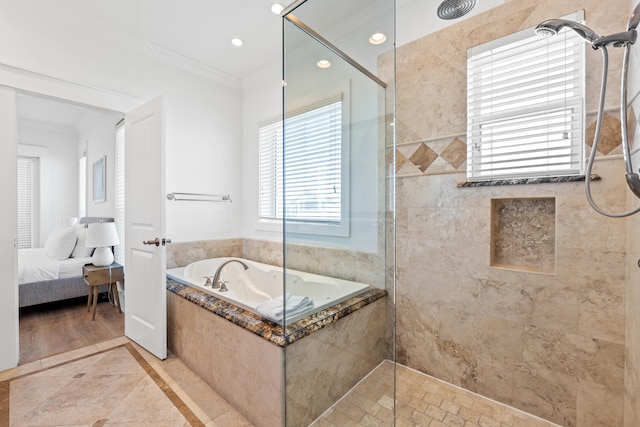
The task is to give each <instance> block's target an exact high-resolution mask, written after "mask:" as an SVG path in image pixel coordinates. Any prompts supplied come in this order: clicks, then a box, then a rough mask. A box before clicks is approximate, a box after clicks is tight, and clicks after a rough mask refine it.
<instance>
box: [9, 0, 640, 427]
mask: <svg viewBox="0 0 640 427" xmlns="http://www.w3.org/2000/svg"><path fill="white" fill-rule="evenodd" d="M311 1H313V0H311ZM26 3H27V4H28V5H29V6H28V7H33V8H35V7H38V8H41V9H39V10H41V11H44V12H38V13H37V14H33V16H30V17H29V19H30V20H31V19H33V22H31V21H28V20H27V18H26V16H29V14H28V13H27V12H29V10H28V8H26V9H25V10H22V9H20V8H19V7H18V6H17V5H6V7H7V8H11V9H15V10H14V12H15V15H14V18H15V19H14V20H13V21H11V20H7V21H11V22H3V25H2V26H0V28H4V29H3V30H0V31H3V32H6V33H3V37H2V38H3V39H4V40H10V39H13V40H15V39H16V34H18V35H20V37H19V39H20V40H21V42H20V43H21V45H20V46H17V47H11V46H8V47H6V48H3V58H2V62H3V64H14V65H15V64H18V65H20V66H22V68H23V69H26V70H32V71H36V72H44V70H45V69H46V70H48V71H47V73H46V74H47V75H53V76H59V77H60V78H61V79H66V80H69V81H79V82H82V83H84V84H87V85H89V86H97V87H101V88H105V89H109V90H111V91H115V92H118V93H121V94H128V95H126V96H124V95H123V96H121V98H124V99H125V101H126V102H125V103H129V104H134V103H135V99H133V98H136V99H148V98H150V97H152V96H154V95H155V94H157V93H158V92H159V91H160V90H162V91H163V92H165V95H166V96H167V98H168V103H167V125H166V131H167V141H168V143H167V152H166V158H167V163H166V182H167V190H168V191H193V192H201V193H229V194H231V195H232V196H234V197H233V202H232V203H223V204H199V205H197V208H196V209H194V208H193V207H192V206H193V205H188V204H180V203H177V202H176V203H170V202H167V206H166V207H167V236H168V237H172V238H173V239H174V242H177V243H174V244H172V245H170V246H168V258H167V267H168V268H171V267H175V266H184V265H186V264H188V263H189V262H191V261H195V260H197V259H201V258H208V257H216V256H242V257H244V258H254V259H258V260H265V261H269V263H272V264H277V263H278V262H280V259H281V257H282V252H283V250H282V243H280V242H278V241H277V239H274V238H272V237H271V236H273V232H269V231H268V230H258V229H256V227H255V217H256V212H257V205H256V204H257V202H255V199H257V189H256V188H255V185H254V182H255V176H254V173H253V172H252V171H253V170H255V162H256V159H255V157H252V156H254V155H252V154H251V153H255V141H254V140H253V139H252V135H254V134H255V123H256V122H257V121H259V120H261V119H264V118H265V117H266V118H269V117H270V116H273V115H277V114H278V113H279V110H278V109H277V108H276V110H275V111H274V109H273V108H272V107H273V106H272V105H264V104H265V103H264V102H262V103H261V102H260V100H261V99H272V97H274V96H275V97H276V98H277V97H278V96H279V93H280V87H279V85H280V80H281V74H280V68H279V65H280V64H279V63H278V64H274V66H273V67H268V69H266V70H263V71H261V72H256V73H255V74H252V75H250V76H246V77H245V78H243V79H242V81H240V80H237V79H236V80H234V79H232V80H231V81H226V82H225V83H224V84H223V83H220V80H219V81H218V82H213V83H212V82H211V80H210V79H208V78H204V77H198V76H197V74H195V72H193V73H192V76H195V77H193V79H192V80H190V81H187V82H185V81H184V80H180V73H179V70H177V69H176V68H171V67H167V66H166V65H164V64H162V63H161V61H160V60H159V59H157V58H151V59H149V57H144V59H143V60H141V61H139V60H138V57H137V56H136V55H137V54H138V53H137V52H138V51H136V50H135V49H132V50H131V51H127V52H126V55H124V60H122V59H123V58H122V57H120V56H118V55H116V54H115V53H114V52H110V53H111V54H112V56H111V57H109V56H108V55H106V56H105V57H104V58H107V59H104V58H102V57H99V56H98V55H96V57H95V58H92V59H93V60H92V61H90V60H87V59H79V58H76V57H73V55H72V54H71V53H70V52H73V49H77V50H80V51H82V49H84V48H85V46H83V45H82V43H81V42H80V41H79V40H77V39H76V40H75V41H73V40H71V38H72V36H74V34H72V33H71V30H67V31H69V33H68V34H67V33H65V32H64V31H62V34H60V33H58V35H57V37H61V39H58V40H56V39H55V38H54V37H52V40H49V41H47V39H46V37H44V36H42V35H43V34H47V32H51V33H56V31H59V29H58V28H57V26H56V25H55V24H54V23H52V22H50V20H47V19H45V16H44V15H46V13H45V12H50V13H52V14H53V13H56V12H55V11H54V10H52V9H53V6H51V5H47V4H46V3H45V2H37V1H31V2H26ZM493 5H494V6H496V7H495V8H492V9H490V10H486V9H480V8H481V7H483V6H482V2H478V5H477V6H476V10H475V11H474V14H470V16H469V17H468V18H467V19H464V20H461V21H460V22H456V23H454V24H453V25H452V26H450V27H447V28H444V29H440V30H438V31H437V32H434V33H432V34H429V35H424V36H423V35H422V34H420V30H417V29H414V28H416V27H420V25H422V23H421V22H420V20H419V19H418V18H417V16H418V14H417V13H416V10H417V2H416V4H412V3H409V4H408V5H406V6H405V8H404V9H401V10H399V12H398V28H397V33H398V41H399V47H398V49H397V51H396V59H395V63H396V76H397V77H396V93H395V96H396V105H397V107H396V108H397V113H396V120H395V124H396V140H395V144H396V153H395V164H396V168H395V169H396V170H395V172H396V180H395V187H396V194H395V228H396V236H395V250H396V257H395V259H396V279H395V287H387V290H388V291H389V293H390V295H393V294H394V293H395V303H396V305H395V344H393V335H392V334H393V333H394V325H393V323H392V321H391V320H389V322H388V323H387V324H386V328H387V333H388V334H389V336H388V339H387V340H386V344H385V346H386V347H385V349H384V350H385V353H386V356H385V357H387V358H389V359H390V360H394V354H393V349H395V360H396V361H397V362H398V363H400V364H403V365H406V366H409V367H411V368H414V369H417V370H419V371H422V372H425V373H427V374H429V375H432V376H434V377H437V378H440V379H442V380H444V381H447V382H449V383H452V384H455V385H459V386H461V387H463V388H465V389H468V390H471V391H474V392H477V393H478V394H480V395H483V396H487V397H489V398H492V399H495V400H497V401H500V402H504V403H507V404H509V405H511V406H513V407H515V408H519V409H522V410H525V411H526V412H529V413H532V414H534V415H537V416H540V417H542V418H544V419H547V420H550V421H553V422H556V423H558V424H560V425H577V426H591V425H594V426H595V425H603V426H615V425H625V426H634V425H637V424H638V423H640V421H638V420H640V409H639V406H640V404H639V403H638V390H640V367H638V366H639V365H638V364H639V363H640V361H639V360H638V357H639V356H638V354H640V348H639V347H640V342H638V338H637V336H638V334H637V331H638V327H640V315H638V314H636V310H634V309H633V308H635V306H636V305H637V304H635V302H638V299H639V298H640V295H637V291H636V290H635V288H634V287H633V286H632V285H633V284H634V283H637V281H638V279H639V277H638V275H639V274H638V270H637V267H636V265H637V258H638V256H637V254H638V252H639V250H640V247H639V246H638V243H636V242H635V241H633V240H632V238H631V236H633V235H635V234H637V227H638V224H637V222H638V221H639V220H638V219H637V218H636V217H635V216H632V217H630V218H629V219H609V218H606V217H604V216H600V215H598V214H597V213H595V212H593V210H592V209H591V208H590V207H589V205H588V203H587V201H586V199H585V196H584V183H583V182H567V183H548V184H535V185H533V184H531V185H508V186H500V187H471V188H458V187H457V184H458V183H459V182H462V181H465V179H466V178H465V172H466V171H465V166H466V165H465V162H464V161H462V162H461V161H460V152H462V153H466V148H465V147H464V141H465V132H466V117H465V105H466V100H465V98H466V94H465V93H464V91H463V90H461V89H460V87H461V86H462V87H464V84H465V81H466V76H465V74H464V70H465V63H464V61H465V59H466V50H467V49H468V48H470V47H472V46H475V45H478V44H481V43H484V42H487V41H490V40H493V39H495V38H499V37H501V36H504V35H507V34H510V33H513V32H516V31H518V30H521V29H525V28H529V27H533V26H535V25H536V24H537V23H539V22H541V21H543V20H545V19H550V18H557V17H560V16H564V15H566V14H569V13H572V12H575V11H577V10H584V11H585V19H586V22H587V24H588V25H589V26H590V27H592V28H594V30H596V31H597V32H598V33H599V34H611V33H614V32H618V31H622V29H624V27H625V25H626V22H627V20H628V17H629V15H630V12H631V10H632V8H633V7H634V6H635V4H634V3H633V2H630V1H626V0H618V1H616V3H615V5H616V7H613V5H612V4H611V3H608V4H607V5H606V6H603V5H602V3H598V2H595V1H591V0H585V1H580V2H577V1H568V0H563V1H561V2H558V1H536V2H530V1H529V2H526V1H522V0H511V1H496V2H493ZM411 6H414V7H415V8H416V9H412V7H411ZM48 8H51V10H49V9H48ZM487 8H488V7H487ZM31 12H33V10H32V11H31ZM18 18H21V19H23V20H24V21H21V20H20V19H18ZM84 18H85V16H83V15H82V11H81V10H79V9H78V10H72V11H70V12H69V19H76V20H78V21H83V22H84ZM416 21H418V22H416ZM25 22H30V24H28V25H27V24H25ZM86 22H89V21H86ZM497 23H500V24H499V25H498V24H497ZM21 24H22V25H21ZM403 24H404V25H406V26H403ZM83 25H87V26H89V24H88V23H86V24H83ZM274 25H276V26H279V25H280V23H279V22H276V23H275V24H274ZM21 27H22V28H21ZM30 32H33V34H34V35H31V36H30V35H29V34H30ZM35 34H40V37H38V36H36V35H35ZM403 37H404V39H403ZM43 40H44V41H45V42H44V43H43ZM61 41H64V42H66V43H67V45H68V46H69V48H68V49H69V52H68V53H67V54H66V56H65V54H64V52H63V53H62V54H61V57H60V58H56V59H55V60H47V59H46V57H45V56H40V57H38V58H31V57H29V56H27V55H24V54H23V53H21V52H20V49H18V48H22V50H23V51H31V52H34V51H35V52H46V51H47V49H56V48H57V47H56V46H53V45H54V44H56V43H57V42H61ZM99 41H100V40H99V38H98V37H96V40H95V42H96V44H97V43H99ZM40 43H43V45H40ZM47 43H51V45H48V44H47ZM436 47H437V48H436ZM136 49H142V50H143V49H144V46H138V47H136ZM105 50H106V49H105ZM611 51H612V52H611V62H612V71H611V74H612V77H611V78H610V80H611V83H610V85H609V87H610V88H609V92H608V99H607V103H606V112H607V114H606V115H605V117H606V120H607V122H606V123H608V124H606V125H605V130H604V131H603V132H604V135H603V138H604V140H605V141H609V143H610V144H612V145H611V146H609V147H608V149H609V151H607V149H605V150H604V151H606V153H602V152H601V155H600V156H599V159H598V161H597V162H596V164H595V167H594V173H596V174H598V175H599V176H600V177H602V180H601V181H598V182H594V183H593V186H592V188H593V192H594V198H595V199H596V200H597V201H599V202H600V203H601V205H602V206H604V207H606V208H607V209H610V210H614V211H622V210H625V209H627V208H632V207H634V206H635V204H636V203H637V199H636V198H635V197H634V196H633V195H631V194H630V193H629V191H628V190H627V189H626V186H625V183H624V178H623V172H622V171H623V170H624V165H623V162H622V150H621V147H619V142H617V141H619V140H620V135H619V133H620V132H619V131H617V128H618V127H619V115H618V113H617V111H616V105H617V103H618V101H619V97H618V96H619V95H618V94H617V89H616V88H617V81H618V80H617V78H618V76H619V72H620V55H619V52H614V51H613V49H611ZM127 55H128V56H127ZM109 58H110V59H114V58H115V59H118V60H121V62H120V63H121V64H122V68H120V69H118V70H115V71H112V72H111V73H109V72H106V71H105V70H110V69H111V68H110V66H109V60H108V59H109ZM381 61H382V62H380V63H379V67H380V69H379V70H378V72H377V74H378V75H380V76H381V77H382V79H383V80H386V79H385V77H388V76H390V73H392V70H391V68H392V67H391V64H392V63H393V61H392V60H391V59H389V58H387V57H384V56H383V57H382V58H381ZM460 61H462V62H460ZM586 61H587V89H586V115H587V123H586V125H585V128H586V134H587V141H589V135H593V128H594V125H593V124H594V122H595V110H596V103H597V96H598V93H597V92H598V88H599V78H600V77H599V76H600V70H601V60H600V56H599V53H598V52H592V51H591V49H587V59H586ZM276 62H277V61H276ZM52 67H53V68H52ZM79 69H84V70H86V71H88V72H89V76H90V77H86V76H84V75H83V76H80V73H79V72H78V71H77V70H79ZM145 73H149V74H150V75H151V76H153V78H151V79H149V80H148V81H143V80H145V79H142V78H141V76H142V75H145ZM221 79H222V78H221ZM167 82H171V83H170V84H168V83H167ZM7 83H8V82H7V81H3V84H7ZM16 84H18V83H16ZM160 88H162V89H160ZM202 88H206V90H202ZM48 90H49V92H50V94H51V95H52V96H53V95H54V94H55V93H56V90H54V89H48ZM636 93H637V90H636V91H634V92H632V93H631V95H632V96H630V100H635V98H634V96H633V95H635V94H636ZM434 94H435V95H436V96H434ZM106 96H107V95H105V97H106ZM617 97H618V98H617ZM213 98H215V99H216V102H213V101H212V99H213ZM279 101H280V99H279V98H277V100H276V102H279ZM114 104H116V103H115V102H114ZM120 105H121V104H120ZM276 107H277V106H276ZM634 109H635V111H638V108H637V107H636V108H634ZM634 123H635V121H634ZM170 141H177V142H173V143H171V142H170ZM211 141H213V143H212V142H211ZM423 143H424V144H423ZM460 144H463V145H462V148H461V145H460ZM423 147H426V148H423ZM448 147H451V148H450V150H449V151H447V154H445V150H446V149H447V148H448ZM427 148H428V149H429V150H431V151H432V152H434V153H436V154H437V156H432V157H434V159H432V160H431V162H430V163H429V161H428V160H425V158H424V157H425V156H424V153H425V152H426V153H429V150H427ZM194 151H195V152H198V153H201V154H202V155H200V156H193V155H191V154H189V153H192V152H194ZM416 153H417V154H416ZM636 156H637V154H636ZM426 157H427V158H429V156H426ZM220 158H224V159H225V161H223V162H222V161H219V160H217V159H220ZM212 159H213V160H212ZM414 162H415V163H414ZM236 195H238V196H237V197H235V196H236ZM240 195H242V196H240ZM500 207H503V208H504V209H505V210H503V211H502V212H513V213H514V216H513V217H512V218H508V219H510V220H511V221H510V222H509V221H505V222H504V223H502V224H511V225H512V224H516V226H517V230H516V229H510V228H508V225H503V226H497V227H494V224H493V221H492V218H493V216H492V215H494V213H495V212H497V211H498V208H500ZM509 208H511V211H510V210H509ZM534 211H535V212H537V213H541V215H543V218H544V221H543V223H542V227H543V229H544V230H548V231H549V233H547V234H544V235H542V236H541V237H544V238H545V239H546V238H548V237H550V236H551V237H552V238H553V239H554V244H552V245H541V246H537V247H534V250H535V249H542V250H541V251H540V252H538V253H535V255H537V256H538V258H534V261H533V263H532V262H531V258H529V257H526V259H525V261H527V263H525V266H524V268H522V264H519V262H520V261H522V259H523V258H525V255H526V254H518V253H516V254H510V255H515V258H514V259H508V260H506V262H502V263H501V262H499V261H500V260H499V259H498V262H497V264H507V265H508V266H513V265H514V264H515V265H516V266H519V268H510V267H501V266H495V264H496V262H495V261H496V256H498V258H499V254H496V253H493V254H492V247H493V245H494V243H495V242H496V241H497V240H496V239H497V236H496V233H503V234H501V235H500V236H501V237H505V238H509V237H510V236H524V237H523V238H524V239H526V238H527V236H529V237H531V236H534V237H535V236H539V235H535V233H536V232H538V233H539V230H538V229H536V228H534V227H531V229H527V226H528V225H531V224H532V223H533V221H532V220H533V219H539V217H538V216H536V217H535V218H532V217H531V216H527V214H528V213H530V212H534ZM501 227H502V228H501ZM545 227H546V228H545ZM516 231H517V232H516ZM518 242H519V241H512V242H508V241H507V242H506V243H505V244H507V245H508V244H509V243H512V244H518ZM305 245H306V246H307V247H306V248H300V247H299V246H295V245H291V246H288V248H289V249H298V250H299V251H300V252H313V251H315V252H314V258H313V259H312V261H311V262H310V263H309V264H310V265H311V266H312V267H314V268H316V269H317V270H325V271H316V272H322V273H325V274H327V275H331V273H333V274H335V273H336V272H335V269H336V268H338V267H336V266H335V265H334V261H333V260H334V259H336V258H337V257H340V256H341V255H343V254H344V253H345V252H343V251H346V252H348V251H347V250H346V249H345V248H333V249H332V250H326V248H324V247H318V246H323V245H317V246H316V245H312V244H309V242H306V244H305ZM309 246H311V247H313V248H309ZM291 254H293V252H292V253H291ZM288 255H289V253H288ZM378 255H380V254H378ZM503 255H504V254H503ZM518 255H522V257H520V258H519V257H518ZM541 259H543V261H544V265H543V267H544V268H543V269H544V270H546V271H542V272H541V271H540V267H541V265H539V264H536V263H537V262H540V260H541ZM376 261H379V258H378V259H377V260H376ZM361 267H362V266H361ZM296 268H297V267H296ZM332 269H333V271H331V270H332ZM391 299H392V298H391V297H389V298H388V300H391ZM347 318H348V316H347ZM394 345H395V347H394Z"/></svg>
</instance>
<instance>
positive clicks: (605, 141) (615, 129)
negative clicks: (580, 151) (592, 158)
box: [585, 113, 622, 156]
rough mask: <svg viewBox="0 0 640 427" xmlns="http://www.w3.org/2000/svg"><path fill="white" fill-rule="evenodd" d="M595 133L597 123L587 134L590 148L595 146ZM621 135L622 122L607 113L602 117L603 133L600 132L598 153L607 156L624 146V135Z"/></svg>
mask: <svg viewBox="0 0 640 427" xmlns="http://www.w3.org/2000/svg"><path fill="white" fill-rule="evenodd" d="M595 133H596V122H595V121H594V122H593V123H592V124H591V125H590V126H589V127H588V128H587V131H586V133H585V138H586V142H587V145H589V147H592V146H593V137H594V135H595ZM620 133H621V131H620V120H619V119H618V118H616V117H614V116H612V115H611V114H609V113H605V114H604V116H603V117H602V131H601V132H600V142H599V143H598V152H599V153H601V154H604V155H605V156H606V155H607V154H609V153H610V152H611V151H613V150H614V149H616V148H617V147H618V146H619V145H620V144H622V135H621V134H620Z"/></svg>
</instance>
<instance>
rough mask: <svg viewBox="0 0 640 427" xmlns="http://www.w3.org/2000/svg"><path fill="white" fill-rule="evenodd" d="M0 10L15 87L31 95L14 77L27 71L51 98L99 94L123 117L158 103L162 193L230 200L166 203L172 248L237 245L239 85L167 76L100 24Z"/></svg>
mask: <svg viewBox="0 0 640 427" xmlns="http://www.w3.org/2000/svg"><path fill="white" fill-rule="evenodd" d="M132 3H137V2H132ZM137 6H138V5H137V4H132V5H131V10H123V11H122V12H123V16H126V17H127V19H136V18H135V16H137V15H136V14H137V9H136V8H137ZM1 7H2V14H0V64H9V65H11V66H12V67H16V68H18V71H17V73H18V74H20V75H19V76H18V77H17V78H15V79H13V80H14V81H17V82H19V83H20V84H23V82H25V83H24V85H25V86H26V87H27V88H29V87H30V86H31V87H35V89H31V90H38V88H39V87H40V81H39V79H38V76H37V75H35V77H34V75H33V74H31V73H24V72H22V71H20V70H21V69H24V70H30V71H33V72H36V73H41V74H44V75H46V76H53V77H55V78H54V79H50V80H52V81H51V82H50V83H51V84H50V85H49V86H47V90H51V93H50V94H54V95H55V96H58V97H62V98H67V99H69V98H72V99H76V100H77V99H78V92H82V91H79V90H76V89H78V88H74V87H73V85H69V84H67V82H73V83H79V84H81V85H82V86H84V87H88V88H98V90H97V91H94V92H95V93H97V94H98V95H97V96H96V97H94V98H92V100H93V99H96V98H97V99H99V101H100V102H102V101H103V100H105V103H106V100H109V101H111V100H112V99H115V102H112V105H127V106H128V107H127V108H130V107H131V106H132V104H135V100H137V103H138V104H140V103H142V102H144V101H145V100H150V99H152V98H155V97H156V96H158V95H164V96H165V100H166V127H165V128H166V159H167V161H166V165H167V167H166V189H167V191H181V192H206V193H225V194H227V193H228V194H230V195H231V197H232V199H233V200H234V202H233V203H215V204H214V203H191V204H190V203H188V202H169V203H168V204H167V217H166V218H167V221H166V224H167V236H166V237H169V238H171V239H173V241H176V242H177V241H186V240H204V239H216V238H225V237H231V236H233V237H236V236H238V235H240V230H241V220H242V216H241V209H242V201H241V195H240V193H241V181H242V175H241V155H242V146H241V132H242V129H241V120H242V117H241V113H242V112H241V102H242V100H241V90H240V82H239V81H235V80H234V79H227V80H225V81H221V80H220V79H217V77H216V78H214V77H212V78H205V77H203V74H204V73H203V72H202V70H199V72H198V73H196V72H193V73H192V72H188V71H185V70H184V69H180V68H177V67H175V66H170V65H168V64H167V63H165V62H162V61H160V60H158V59H156V58H155V57H154V51H153V50H152V49H147V46H145V45H144V44H142V43H137V42H133V43H130V44H129V45H125V46H124V47H123V44H122V43H121V41H122V40H121V38H120V35H119V34H118V33H116V32H113V31H111V32H108V31H106V30H105V29H104V28H103V24H102V23H101V22H100V20H99V17H88V16H85V15H82V14H80V13H79V12H77V11H74V10H73V9H67V8H64V7H62V6H61V5H59V4H56V3H54V2H48V1H41V0H24V1H20V2H12V1H7V0H2V1H1ZM101 32H102V33H101ZM114 41H117V42H118V43H117V44H116V43H115V42H114ZM12 67H2V66H0V83H3V82H5V83H6V81H3V76H4V75H5V74H7V73H11V72H13V73H14V74H15V72H16V71H15V68H12ZM213 74H214V73H212V76H213ZM114 93H116V95H114ZM100 94H103V95H104V96H103V97H101V96H100ZM101 105H103V104H101ZM110 163H112V162H108V164H110ZM179 203H180V204H179ZM93 213H96V211H95V210H94V211H93Z"/></svg>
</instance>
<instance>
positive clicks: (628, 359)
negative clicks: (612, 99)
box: [624, 0, 640, 427]
mask: <svg viewBox="0 0 640 427" xmlns="http://www.w3.org/2000/svg"><path fill="white" fill-rule="evenodd" d="M636 1H637V0H631V1H630V6H631V7H635V5H636V4H637V3H636ZM631 55H632V61H631V64H630V67H629V70H630V76H629V82H630V86H629V91H628V94H627V96H628V98H627V99H628V100H629V101H631V102H630V104H631V105H630V108H629V110H628V112H629V123H630V124H631V126H630V127H631V132H632V133H631V134H630V136H629V139H630V140H632V141H633V145H632V146H633V147H634V148H635V153H634V154H633V155H632V159H633V164H634V167H635V168H636V171H637V168H638V165H640V130H639V129H638V123H639V121H638V112H640V97H638V95H640V58H639V56H640V45H638V44H636V45H634V47H633V49H632V51H631ZM639 203H640V202H638V199H636V198H635V197H633V196H631V197H629V208H632V207H636V206H638V204H639ZM627 232H628V244H627V279H628V280H627V293H626V299H627V300H626V307H627V310H626V312H627V315H626V342H625V345H626V349H625V377H624V383H625V406H624V425H625V427H635V426H638V425H640V286H639V284H640V265H639V264H638V262H639V261H640V240H639V239H638V236H640V214H638V215H634V216H633V217H631V218H630V219H629V221H628V231H627Z"/></svg>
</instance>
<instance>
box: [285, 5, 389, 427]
mask: <svg viewBox="0 0 640 427" xmlns="http://www.w3.org/2000/svg"><path fill="white" fill-rule="evenodd" d="M393 11H394V2H393V0H391V1H377V2H367V1H352V2H343V1H338V0H330V1H326V0H323V1H319V0H307V1H304V2H297V3H295V4H294V5H292V6H291V7H290V8H288V9H287V11H285V14H284V18H283V50H284V55H283V119H284V120H283V122H284V126H283V141H282V147H281V150H282V166H281V171H282V175H281V176H282V181H281V184H282V188H281V189H280V194H282V201H281V203H282V210H283V211H282V215H283V219H284V236H283V241H284V267H285V278H284V283H283V286H284V288H283V298H285V304H284V305H285V311H284V319H283V324H284V326H285V335H286V340H287V346H286V347H285V350H284V354H285V357H284V364H285V366H284V371H285V378H284V388H285V399H284V402H285V407H284V412H285V418H286V425H288V426H302V425H308V424H311V423H313V422H314V421H315V422H316V424H317V425H327V424H326V423H327V422H328V423H331V424H333V425H341V424H344V423H345V422H346V421H347V420H351V421H352V422H360V421H362V422H366V421H367V420H369V418H370V417H371V418H373V419H376V420H378V421H379V422H381V423H382V425H393V423H394V421H393V420H394V409H395V408H394V400H395V399H394V372H395V368H394V367H395V365H394V363H393V362H394V360H395V357H394V331H395V323H394V298H393V297H394V271H395V269H394V266H395V245H394V243H395V230H394V224H395V221H394V219H395V218H394V204H393V195H394V193H393V188H394V184H395V182H394V176H393V171H394V167H393V164H394V158H393V153H394V149H393V144H394V140H393V135H394V132H393V113H394V107H393V106H394V81H393V79H386V81H385V80H383V79H382V78H380V77H379V67H381V66H387V65H388V64H387V63H386V62H385V61H388V60H389V58H391V59H392V60H393V49H394V46H393V40H394V13H393ZM373 34H383V35H384V37H386V41H384V40H383V41H382V42H381V43H378V44H373V43H370V42H369V38H370V37H372V35H373ZM382 38H383V37H381V36H379V35H378V36H374V37H372V41H373V42H376V41H379V40H380V39H382ZM354 387H355V388H354ZM337 402H339V403H337ZM345 417H346V418H345ZM316 420H317V421H316Z"/></svg>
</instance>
